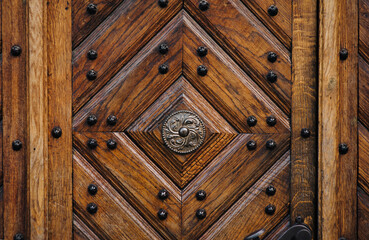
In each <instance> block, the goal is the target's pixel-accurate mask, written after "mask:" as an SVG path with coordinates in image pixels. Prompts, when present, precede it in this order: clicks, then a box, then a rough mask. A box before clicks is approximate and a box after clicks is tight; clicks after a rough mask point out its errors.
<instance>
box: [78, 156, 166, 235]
mask: <svg viewBox="0 0 369 240" xmlns="http://www.w3.org/2000/svg"><path fill="white" fill-rule="evenodd" d="M73 180H74V188H73V196H74V198H73V199H74V209H75V211H76V214H77V215H78V216H79V217H80V218H82V219H84V220H85V222H86V223H87V224H88V225H89V226H91V228H92V229H95V230H96V231H93V232H96V233H97V234H98V235H100V236H99V237H100V239H116V238H117V237H118V236H119V238H120V239H133V240H134V239H162V238H161V237H160V235H159V234H158V233H157V232H156V231H155V230H154V229H153V228H152V227H151V226H150V225H149V224H148V223H147V222H146V221H145V220H144V219H143V218H142V217H141V216H140V215H139V214H138V213H137V212H136V210H134V209H133V208H132V206H131V205H129V203H127V201H126V200H125V199H124V198H123V197H122V196H121V195H119V193H118V192H117V191H115V190H114V189H113V187H111V186H110V185H109V184H108V183H107V182H106V180H105V179H104V178H103V177H102V176H101V175H99V174H98V173H97V172H96V171H94V169H93V168H92V166H91V165H90V164H88V163H87V161H86V160H84V159H83V158H82V157H81V156H80V155H79V154H78V153H76V154H75V155H74V161H73ZM90 184H95V185H96V186H97V187H98V191H97V193H96V195H95V196H91V195H90V194H89V193H88V191H87V188H88V186H89V185H90ZM91 202H93V203H95V204H97V206H98V211H97V213H95V214H94V215H93V216H92V215H91V214H90V213H88V212H86V206H87V205H88V204H89V203H91ZM112 223H114V224H112Z"/></svg>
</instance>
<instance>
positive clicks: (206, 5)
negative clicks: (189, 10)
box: [199, 0, 209, 11]
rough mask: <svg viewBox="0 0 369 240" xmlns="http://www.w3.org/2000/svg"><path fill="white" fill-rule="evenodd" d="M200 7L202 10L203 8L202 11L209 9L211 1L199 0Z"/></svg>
mask: <svg viewBox="0 0 369 240" xmlns="http://www.w3.org/2000/svg"><path fill="white" fill-rule="evenodd" d="M199 8H200V10H201V11H206V10H208V9H209V3H208V1H205V0H201V1H200V2H199Z"/></svg>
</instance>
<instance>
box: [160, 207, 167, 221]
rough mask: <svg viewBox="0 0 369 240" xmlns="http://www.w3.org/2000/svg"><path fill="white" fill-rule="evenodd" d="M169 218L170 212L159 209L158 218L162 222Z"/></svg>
mask: <svg viewBox="0 0 369 240" xmlns="http://www.w3.org/2000/svg"><path fill="white" fill-rule="evenodd" d="M167 217H168V212H167V211H166V210H165V209H159V211H158V218H159V219H160V220H165V219H167Z"/></svg>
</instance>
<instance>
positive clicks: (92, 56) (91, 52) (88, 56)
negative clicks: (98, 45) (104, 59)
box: [87, 49, 97, 60]
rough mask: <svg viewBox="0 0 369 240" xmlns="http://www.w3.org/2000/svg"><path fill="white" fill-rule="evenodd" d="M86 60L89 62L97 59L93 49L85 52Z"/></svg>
mask: <svg viewBox="0 0 369 240" xmlns="http://www.w3.org/2000/svg"><path fill="white" fill-rule="evenodd" d="M87 58H88V59H90V60H95V59H96V58H97V52H96V51H95V50H93V49H91V50H89V51H88V52H87Z"/></svg>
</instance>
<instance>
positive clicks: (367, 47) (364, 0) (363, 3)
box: [359, 0, 369, 61]
mask: <svg viewBox="0 0 369 240" xmlns="http://www.w3.org/2000/svg"><path fill="white" fill-rule="evenodd" d="M359 11H360V12H359V33H360V34H359V52H360V54H361V56H363V57H364V59H365V60H366V61H369V43H368V38H369V1H368V0H359Z"/></svg>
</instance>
